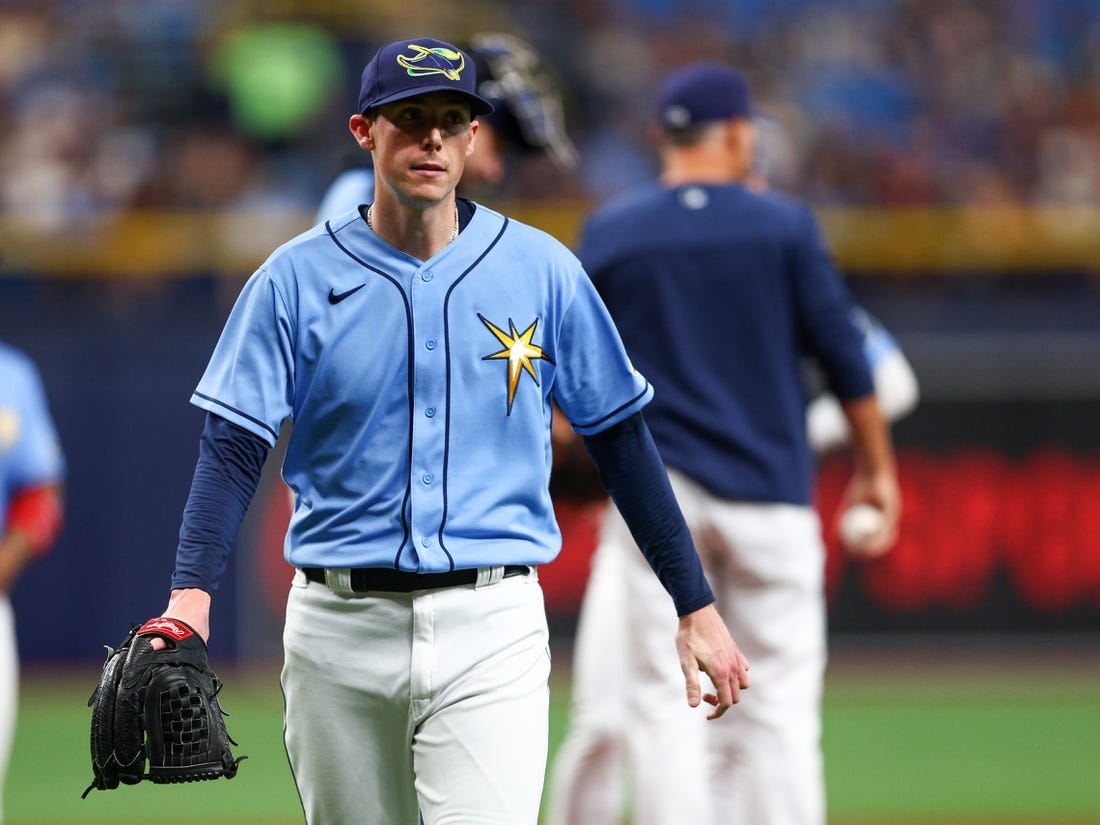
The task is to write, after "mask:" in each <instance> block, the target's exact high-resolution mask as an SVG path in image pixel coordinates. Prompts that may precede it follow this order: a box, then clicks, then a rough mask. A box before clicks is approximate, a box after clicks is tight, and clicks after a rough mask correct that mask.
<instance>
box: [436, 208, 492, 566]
mask: <svg viewBox="0 0 1100 825" xmlns="http://www.w3.org/2000/svg"><path fill="white" fill-rule="evenodd" d="M509 222H510V221H509V219H508V218H505V219H504V225H503V226H501V227H500V232H498V233H497V236H496V237H495V238H493V240H492V242H491V243H490V244H489V245H488V246H487V247H485V250H484V251H483V252H482V253H481V254H480V255H478V256H477V260H475V261H474V262H473V263H472V264H470V265H469V266H468V267H467V268H466V271H465V272H463V273H462V274H461V275H459V276H458V277H457V278H455V282H454V283H453V284H451V285H450V287H449V288H448V289H447V294H446V295H445V296H444V298H443V341H444V346H445V347H446V349H447V377H446V379H445V381H444V384H445V386H446V391H447V418H446V421H445V422H444V424H443V433H444V435H443V518H442V519H440V522H439V547H440V549H442V550H443V552H444V553H446V554H447V560H448V561H449V562H450V564H451V569H452V570H454V567H455V560H454V557H453V556H452V555H451V551H450V550H448V549H447V545H446V544H444V542H443V528H444V527H445V526H446V525H447V512H448V510H449V506H448V502H449V500H450V499H449V497H448V495H447V480H448V478H449V473H448V472H447V467H448V464H449V460H450V454H451V332H450V321H449V318H450V315H449V314H448V312H447V307H448V306H449V305H450V303H451V294H452V293H453V292H454V290H455V287H457V286H458V285H459V284H460V283H461V282H462V281H463V280H465V278H466V276H467V275H469V274H470V273H471V272H472V271H473V270H474V269H475V268H476V267H477V265H478V264H480V263H481V262H482V261H483V260H485V256H486V255H488V254H489V253H490V252H491V251H492V250H493V248H494V247H495V246H496V245H497V244H498V243H499V242H500V239H501V238H502V237H504V231H505V230H506V229H507V228H508V224H509Z"/></svg>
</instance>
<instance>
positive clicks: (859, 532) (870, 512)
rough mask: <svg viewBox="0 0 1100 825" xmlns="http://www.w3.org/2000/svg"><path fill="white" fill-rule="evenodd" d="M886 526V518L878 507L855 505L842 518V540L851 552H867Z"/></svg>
mask: <svg viewBox="0 0 1100 825" xmlns="http://www.w3.org/2000/svg"><path fill="white" fill-rule="evenodd" d="M885 526H886V517H885V516H884V515H883V514H882V511H881V510H879V509H878V508H877V507H874V506H872V505H870V504H853V505H852V506H851V507H849V508H848V509H847V510H845V511H844V514H843V515H842V516H841V517H840V540H841V541H842V542H843V543H844V546H845V547H847V548H848V549H849V550H853V551H855V552H860V551H866V550H869V549H870V545H869V542H871V541H872V540H873V539H874V538H875V537H876V536H877V535H878V534H879V533H880V532H881V531H882V529H883V527H885Z"/></svg>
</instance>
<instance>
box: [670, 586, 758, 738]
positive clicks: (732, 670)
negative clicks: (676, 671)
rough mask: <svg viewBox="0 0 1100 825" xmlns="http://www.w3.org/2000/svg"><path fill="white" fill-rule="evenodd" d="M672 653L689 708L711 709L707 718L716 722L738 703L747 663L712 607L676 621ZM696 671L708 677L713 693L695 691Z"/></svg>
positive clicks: (696, 683) (747, 667)
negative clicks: (677, 661)
mask: <svg viewBox="0 0 1100 825" xmlns="http://www.w3.org/2000/svg"><path fill="white" fill-rule="evenodd" d="M676 650H677V651H678V652H679V654H680V669H681V670H683V672H684V680H685V682H686V686H687V700H688V704H689V705H690V706H691V707H693V708H694V707H698V706H699V703H700V702H706V703H707V704H708V705H713V706H714V710H712V711H711V712H710V713H709V714H707V718H708V719H717V718H718V717H719V716H721V715H722V714H724V713H725V712H726V711H727V710H729V709H730V708H731V707H732V706H733V705H735V704H737V703H738V702H740V701H741V691H742V690H744V689H746V688H747V687H748V686H749V662H748V659H746V658H745V657H744V655H743V654H742V653H741V651H740V649H738V647H737V644H736V643H735V642H734V641H733V638H732V637H731V636H730V634H729V630H727V629H726V625H725V622H723V621H722V617H721V616H719V615H718V611H717V610H716V609H715V607H714V605H713V604H708V605H707V606H706V607H703V608H700V609H699V610H696V611H694V612H693V613H688V614H687V615H685V616H681V617H680V629H679V630H678V631H677V633H676ZM700 670H702V671H703V672H704V673H706V674H707V676H709V677H710V680H711V682H713V683H714V688H715V690H716V691H717V692H716V693H707V694H705V695H704V694H703V692H702V690H701V689H700V688H699V671H700Z"/></svg>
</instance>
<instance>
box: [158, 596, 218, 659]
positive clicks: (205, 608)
mask: <svg viewBox="0 0 1100 825" xmlns="http://www.w3.org/2000/svg"><path fill="white" fill-rule="evenodd" d="M160 615H161V616H168V617H170V618H173V619H179V620H180V621H182V622H186V623H187V624H189V625H190V626H191V627H192V628H194V630H195V632H196V633H198V634H199V635H200V636H201V637H202V640H203V641H204V642H206V641H209V639H210V594H209V593H207V592H206V591H205V590H200V589H198V588H197V587H187V588H183V589H181V590H173V591H172V594H171V595H170V596H169V598H168V607H166V608H165V609H164V612H163V613H161V614H160ZM151 644H152V646H153V650H163V649H164V648H165V647H167V643H166V642H165V641H164V640H163V639H160V638H155V639H153V640H152V641H151Z"/></svg>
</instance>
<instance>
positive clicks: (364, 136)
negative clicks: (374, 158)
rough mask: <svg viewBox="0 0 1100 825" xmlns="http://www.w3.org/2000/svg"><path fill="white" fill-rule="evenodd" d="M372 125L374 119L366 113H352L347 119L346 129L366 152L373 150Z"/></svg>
mask: <svg viewBox="0 0 1100 825" xmlns="http://www.w3.org/2000/svg"><path fill="white" fill-rule="evenodd" d="M373 125H374V121H373V120H372V119H371V118H369V117H367V116H366V115H352V116H351V119H350V120H348V130H349V131H350V132H351V134H352V136H353V137H354V138H355V142H356V143H358V144H359V145H360V146H361V147H362V148H363V149H366V150H367V151H368V152H373V151H374V135H373V134H372V133H371V126H373Z"/></svg>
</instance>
